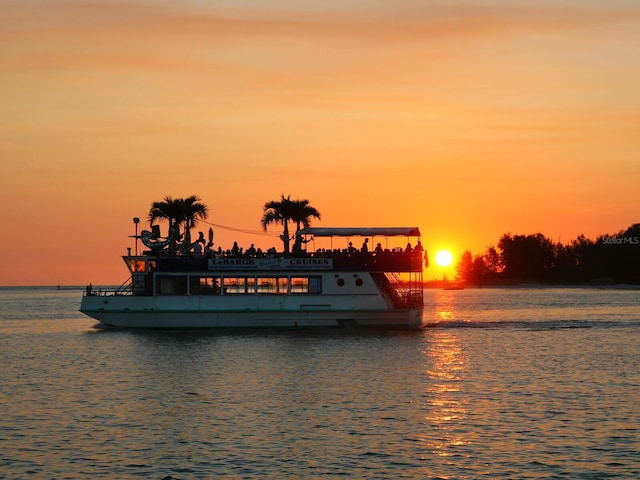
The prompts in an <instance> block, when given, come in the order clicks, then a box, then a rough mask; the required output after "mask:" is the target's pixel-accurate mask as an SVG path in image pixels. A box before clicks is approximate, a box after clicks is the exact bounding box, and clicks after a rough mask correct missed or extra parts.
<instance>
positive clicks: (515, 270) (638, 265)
mask: <svg viewBox="0 0 640 480" xmlns="http://www.w3.org/2000/svg"><path fill="white" fill-rule="evenodd" d="M457 275H458V279H459V280H461V281H463V282H465V283H466V284H468V285H497V284H513V283H521V282H533V283H556V284H613V283H622V284H640V223H636V224H635V225H632V226H630V227H629V228H627V229H626V230H623V231H620V232H618V233H615V234H613V235H601V236H599V237H598V238H596V240H590V239H588V238H586V237H585V236H584V235H580V236H579V237H578V238H576V239H575V240H573V241H571V242H570V243H567V244H562V243H559V242H558V243H556V242H553V241H552V240H550V239H549V238H547V237H545V236H544V235H543V234H541V233H536V234H530V235H511V234H509V233H507V234H504V235H502V237H501V238H500V241H499V242H498V245H497V247H494V246H490V247H488V248H487V249H486V251H485V252H484V253H482V254H479V255H473V254H472V253H471V252H470V251H468V250H467V251H466V252H464V253H463V254H462V257H461V259H460V261H459V262H458V264H457Z"/></svg>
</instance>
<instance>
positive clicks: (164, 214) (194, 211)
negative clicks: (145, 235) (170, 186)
mask: <svg viewBox="0 0 640 480" xmlns="http://www.w3.org/2000/svg"><path fill="white" fill-rule="evenodd" d="M199 202H200V198H199V197H197V196H195V195H192V196H190V197H187V198H175V199H174V198H172V197H171V196H170V195H167V196H166V197H164V199H163V201H161V202H153V203H152V204H151V209H150V210H149V223H151V224H153V222H154V221H156V220H167V221H168V222H169V235H168V236H169V252H170V253H175V251H176V247H177V243H178V241H179V240H180V238H181V236H182V235H181V234H180V225H182V224H183V223H184V235H185V239H184V242H183V245H184V246H185V247H184V248H185V249H187V250H188V249H189V248H191V229H192V228H193V227H195V226H196V225H197V223H198V220H199V219H205V218H207V216H208V215H209V208H208V207H207V206H206V205H205V204H203V203H199Z"/></svg>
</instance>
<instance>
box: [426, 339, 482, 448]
mask: <svg viewBox="0 0 640 480" xmlns="http://www.w3.org/2000/svg"><path fill="white" fill-rule="evenodd" d="M424 353H425V356H426V366H427V371H426V374H427V377H428V384H427V391H426V393H425V397H426V405H425V406H426V409H427V414H426V423H427V425H429V427H430V429H431V430H432V431H431V432H429V433H428V434H427V437H426V439H425V440H427V444H428V448H429V449H430V450H431V452H432V453H434V454H436V455H438V456H440V457H451V456H458V455H460V451H459V450H460V447H462V446H464V445H466V444H468V443H469V442H470V440H471V438H470V435H471V433H470V432H469V431H468V430H467V429H465V428H464V426H463V424H464V421H465V419H466V417H467V409H466V406H465V404H464V402H463V398H464V392H463V391H462V385H463V381H464V379H465V373H466V368H467V367H466V359H465V354H464V350H463V348H462V345H461V344H460V341H459V339H458V338H457V337H456V335H455V334H452V333H451V332H449V331H434V332H433V336H432V341H431V343H430V345H429V348H427V349H426V350H425V352H424Z"/></svg>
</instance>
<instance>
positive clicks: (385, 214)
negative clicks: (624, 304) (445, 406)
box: [0, 0, 640, 285]
mask: <svg viewBox="0 0 640 480" xmlns="http://www.w3.org/2000/svg"><path fill="white" fill-rule="evenodd" d="M0 32H1V35H0V72H1V75H2V81H1V82H0V159H1V160H0V162H1V163H0V199H1V200H2V205H3V206H4V209H3V215H2V217H3V221H2V225H3V228H2V235H1V236H0V261H1V262H2V269H0V285H41V284H54V285H57V284H62V285H66V284H78V285H83V284H87V283H89V282H93V284H94V285H99V284H114V283H115V284H119V283H122V282H123V281H125V280H126V278H127V273H126V270H125V267H124V265H123V264H122V261H121V260H120V258H119V255H122V254H124V253H126V247H128V246H133V242H132V240H131V239H129V238H127V236H128V235H132V234H133V224H132V221H131V219H132V217H134V216H139V217H142V218H145V217H146V215H147V213H148V209H149V205H150V204H151V202H153V201H157V200H161V199H162V198H163V197H164V196H165V195H172V196H174V197H184V196H188V195H198V196H200V197H201V198H202V200H203V201H204V202H205V203H206V204H208V205H209V207H210V209H211V216H210V219H209V221H210V222H212V223H215V224H217V225H224V226H229V227H234V228H237V229H241V230H247V231H259V230H260V225H259V221H260V218H261V216H262V212H263V209H262V207H263V205H264V203H265V202H266V201H269V200H276V199H278V198H279V196H280V194H281V193H284V194H290V195H291V196H292V198H306V199H309V200H310V201H311V204H312V205H313V206H315V207H316V208H317V209H318V210H320V212H321V213H322V220H321V221H319V222H315V223H314V225H316V226H418V227H420V228H421V230H422V233H423V238H422V240H423V243H424V244H425V246H426V247H427V248H428V250H429V251H430V252H432V253H435V251H437V250H438V249H440V248H449V249H451V251H452V252H453V253H454V255H459V254H460V253H461V252H462V251H463V250H465V249H471V250H472V251H474V253H480V252H482V251H483V250H484V249H485V248H486V247H487V246H488V245H491V244H496V243H497V241H498V239H499V237H500V236H501V235H502V234H503V233H507V232H510V233H513V234H528V233H536V232H542V233H543V234H545V235H546V236H548V237H549V238H551V239H552V240H554V241H558V240H559V241H562V242H567V241H570V240H571V239H573V238H575V237H576V236H578V235H579V234H581V233H584V234H585V235H587V236H588V237H590V238H595V236H596V235H598V234H602V233H615V232H617V231H619V230H622V229H624V228H626V227H628V226H629V225H631V224H633V223H637V222H638V221H640V218H639V216H640V212H639V210H638V205H639V202H638V186H637V185H638V184H639V183H640V161H639V159H638V152H640V95H639V90H638V85H640V4H638V2H637V1H636V0H634V1H623V0H609V1H607V2H600V1H598V2H596V1H588V0H579V1H578V0H575V1H569V0H565V1H560V0H554V1H551V0H547V1H541V0H536V1H533V0H530V1H529V0H522V1H520V2H512V1H505V0H494V1H484V0H477V1H472V0H458V1H453V0H450V1H446V2H445V1H430V2H425V1H413V0H409V1H403V2H377V1H366V2H365V1H361V0H352V1H346V0H341V1H337V0H336V1H333V0H323V1H315V0H311V1H308V2H293V1H282V0H275V1H272V2H259V1H256V0H244V1H240V2H238V1H233V2H232V1H216V0H211V1H206V2H205V1H197V0H191V1H189V0H185V1H182V2H175V1H168V0H166V1H161V0H154V1H151V0H147V1H143V0H129V1H106V0H103V1H80V0H75V1H57V0H56V1H53V0H51V1H43V0H21V1H20V2H16V1H8V0H0ZM203 227H205V228H203V230H205V231H206V229H208V226H203ZM270 233H278V230H277V229H275V228H274V229H273V230H270ZM234 239H237V240H239V243H240V244H241V245H245V246H248V244H249V243H251V242H253V243H255V244H256V245H257V246H262V247H265V248H266V247H268V246H271V245H277V246H278V247H280V246H281V244H280V243H279V242H277V239H274V238H273V237H271V236H264V235H253V234H251V235H249V234H240V233H237V232H234V231H231V230H224V229H221V228H216V244H217V245H221V246H222V247H223V248H230V246H231V244H232V242H233V240H234ZM441 273H442V270H441V269H440V270H439V271H438V270H437V269H431V272H430V273H429V275H430V276H440V275H441Z"/></svg>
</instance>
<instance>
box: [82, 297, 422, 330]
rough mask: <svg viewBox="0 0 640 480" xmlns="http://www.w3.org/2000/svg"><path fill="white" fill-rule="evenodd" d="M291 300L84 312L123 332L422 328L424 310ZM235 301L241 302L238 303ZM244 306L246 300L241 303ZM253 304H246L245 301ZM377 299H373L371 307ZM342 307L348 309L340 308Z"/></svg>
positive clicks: (122, 304) (185, 302)
mask: <svg viewBox="0 0 640 480" xmlns="http://www.w3.org/2000/svg"><path fill="white" fill-rule="evenodd" d="M288 299H290V297H284V296H283V297H281V298H279V299H278V298H275V299H273V298H272V299H271V300H272V302H270V303H271V305H265V303H266V302H264V301H262V302H260V304H258V303H255V304H254V305H253V306H249V305H246V306H245V308H241V307H240V306H239V305H238V306H233V305H229V303H228V302H229V299H227V301H226V304H225V307H226V308H224V309H223V308H220V307H221V305H216V303H219V302H216V301H215V300H217V299H214V298H211V297H198V296H189V297H184V296H175V297H171V296H169V297H132V296H127V295H123V296H108V297H105V296H86V297H83V300H82V305H81V308H80V311H81V312H83V313H84V314H86V315H88V316H90V317H93V318H95V319H96V320H99V321H100V322H101V324H102V325H103V326H105V327H118V328H144V329H151V328H161V329H162V328H165V329H168V328H267V327H280V328H296V327H345V326H349V327H350V326H363V327H397V328H421V327H422V326H423V324H422V309H421V308H412V309H389V308H388V307H387V306H386V305H385V304H384V302H382V304H380V305H378V307H377V308H375V307H374V308H371V306H369V308H364V307H363V306H359V308H356V309H354V308H345V305H349V304H350V307H354V306H356V305H354V302H356V303H357V301H358V300H359V299H358V297H354V298H351V299H344V298H343V299H340V301H338V302H336V301H334V302H333V303H332V302H331V300H328V299H327V298H326V297H318V298H316V299H308V298H307V299H305V301H304V303H303V302H298V303H297V304H296V305H293V304H291V302H289V305H287V300H288ZM234 300H235V299H234ZM238 300H239V301H240V300H242V299H238ZM244 300H245V301H246V300H247V299H246V298H245V299H244ZM371 300H372V299H371V298H369V301H371ZM337 303H341V304H342V308H338V307H337Z"/></svg>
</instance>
